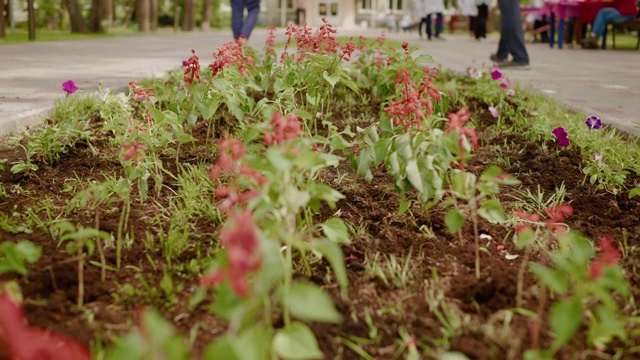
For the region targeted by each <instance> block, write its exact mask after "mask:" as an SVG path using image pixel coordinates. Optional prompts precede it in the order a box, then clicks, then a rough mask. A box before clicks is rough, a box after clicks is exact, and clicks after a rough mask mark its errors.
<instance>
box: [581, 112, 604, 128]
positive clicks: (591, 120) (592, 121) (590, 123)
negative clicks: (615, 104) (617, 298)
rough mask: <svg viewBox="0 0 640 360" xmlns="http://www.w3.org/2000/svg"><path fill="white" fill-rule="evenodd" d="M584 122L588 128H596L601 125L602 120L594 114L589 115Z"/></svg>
mask: <svg viewBox="0 0 640 360" xmlns="http://www.w3.org/2000/svg"><path fill="white" fill-rule="evenodd" d="M584 123H585V124H586V125H587V127H588V128H589V130H593V129H596V130H598V129H600V128H601V127H602V120H600V118H599V117H597V116H595V115H591V116H589V117H588V118H587V121H585V122H584Z"/></svg>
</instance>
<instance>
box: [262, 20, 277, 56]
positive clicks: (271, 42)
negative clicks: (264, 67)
mask: <svg viewBox="0 0 640 360" xmlns="http://www.w3.org/2000/svg"><path fill="white" fill-rule="evenodd" d="M268 31H269V36H267V40H266V42H265V45H266V46H265V49H266V50H265V51H266V54H267V56H276V51H275V50H274V49H273V48H274V47H275V46H276V27H275V26H274V25H270V26H269V29H268Z"/></svg>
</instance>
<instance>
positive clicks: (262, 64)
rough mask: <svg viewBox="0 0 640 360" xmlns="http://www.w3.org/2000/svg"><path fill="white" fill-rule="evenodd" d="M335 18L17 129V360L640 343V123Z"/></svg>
mask: <svg viewBox="0 0 640 360" xmlns="http://www.w3.org/2000/svg"><path fill="white" fill-rule="evenodd" d="M331 30H332V28H331V27H330V26H329V25H327V26H324V27H321V28H320V29H318V31H317V32H310V31H305V29H302V28H298V29H297V30H296V31H295V32H294V33H293V34H292V39H291V40H292V41H291V42H288V41H287V38H286V37H285V35H282V34H279V35H277V36H276V35H275V34H272V36H270V37H269V38H268V40H267V44H266V46H265V47H264V49H262V50H260V51H258V50H255V49H253V48H251V47H249V46H247V45H246V44H244V43H243V42H230V43H227V44H225V45H223V46H221V47H219V48H217V49H215V51H214V62H213V63H211V64H204V63H201V61H200V59H199V58H198V55H200V54H195V53H193V54H185V62H184V63H183V64H182V66H180V64H176V65H177V68H176V70H175V71H173V72H172V73H171V74H170V75H168V76H167V77H166V78H160V79H146V80H143V81H140V82H135V81H133V79H132V82H131V83H130V88H129V92H128V93H126V94H114V93H109V92H108V91H107V90H106V89H103V90H101V91H98V92H97V93H95V94H80V93H76V90H77V88H76V87H75V84H74V83H73V81H70V82H66V83H65V84H61V89H60V100H59V101H58V102H57V104H56V107H55V109H54V111H53V112H52V114H51V116H50V117H49V118H48V119H46V123H45V124H44V125H43V126H40V127H36V128H33V129H29V130H28V131H26V132H24V133H21V134H13V135H10V136H7V137H5V138H4V139H2V141H1V142H0V236H1V238H2V243H1V244H0V276H1V281H2V284H1V285H0V289H1V291H2V292H0V302H1V303H2V305H1V306H0V309H1V310H0V311H2V314H1V315H0V354H4V355H8V357H9V358H15V359H39V358H43V357H45V354H46V355H48V356H50V357H51V358H64V359H87V358H95V359H125V358H126V359H163V358H167V359H412V360H413V359H423V358H424V359H587V358H589V359H592V358H593V359H596V358H598V359H631V358H636V357H640V311H639V309H638V305H637V301H636V299H638V298H639V296H640V275H639V274H640V273H639V272H638V271H637V267H638V265H639V260H638V259H640V256H639V255H640V227H639V225H638V224H640V196H638V195H640V188H639V187H638V186H639V185H640V175H639V174H640V164H639V163H638V161H637V159H638V158H640V146H638V142H637V139H636V138H633V137H630V136H626V135H625V134H621V133H619V132H618V131H617V130H615V129H613V128H611V127H609V126H608V124H607V119H599V118H597V117H594V116H590V114H581V113H576V112H574V111H570V110H567V109H566V108H563V107H561V106H559V105H557V104H555V103H554V102H553V101H550V100H549V99H548V98H545V97H543V96H540V95H533V94H529V93H526V92H525V91H523V90H522V89H520V88H518V87H517V86H514V85H513V84H511V83H510V82H509V80H508V78H507V77H506V76H505V75H504V74H502V73H501V72H500V71H499V69H497V68H487V69H468V71H467V72H465V73H451V72H447V71H441V70H439V69H437V68H435V67H434V66H435V65H434V62H433V61H432V59H431V58H430V57H429V56H428V55H422V56H414V54H413V51H414V50H415V49H413V48H412V47H411V46H410V45H409V44H399V45H398V44H391V45H390V44H389V43H388V42H387V41H386V39H384V36H381V37H379V38H378V39H375V40H373V39H353V40H352V41H350V40H349V39H342V38H340V39H342V41H339V40H338V39H336V38H335V37H334V36H337V35H334V33H333V32H332V31H331ZM288 43H289V44H290V45H288V46H287V45H286V44H288ZM275 44H282V46H284V48H275ZM212 50H214V49H212ZM27 323H28V325H26V324H27Z"/></svg>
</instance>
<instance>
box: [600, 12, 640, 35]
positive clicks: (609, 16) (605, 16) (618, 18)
mask: <svg viewBox="0 0 640 360" xmlns="http://www.w3.org/2000/svg"><path fill="white" fill-rule="evenodd" d="M633 19H635V16H634V15H621V14H620V11H618V9H616V8H612V7H606V8H602V9H600V11H598V15H596V19H595V20H593V25H592V26H591V32H592V33H594V34H596V39H599V38H600V37H601V36H602V35H604V30H605V29H606V27H607V24H612V23H613V24H615V23H621V22H625V21H627V20H633Z"/></svg>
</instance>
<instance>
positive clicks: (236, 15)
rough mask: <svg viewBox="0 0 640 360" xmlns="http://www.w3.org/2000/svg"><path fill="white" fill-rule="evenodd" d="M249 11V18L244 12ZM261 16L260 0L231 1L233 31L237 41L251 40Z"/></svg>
mask: <svg viewBox="0 0 640 360" xmlns="http://www.w3.org/2000/svg"><path fill="white" fill-rule="evenodd" d="M245 9H247V16H246V17H245V16H244V10H245ZM258 15H260V0H231V29H232V30H233V38H234V39H235V40H238V39H240V38H241V37H244V38H245V39H247V40H248V39H249V36H251V32H252V31H253V28H254V27H256V23H257V22H258Z"/></svg>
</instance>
